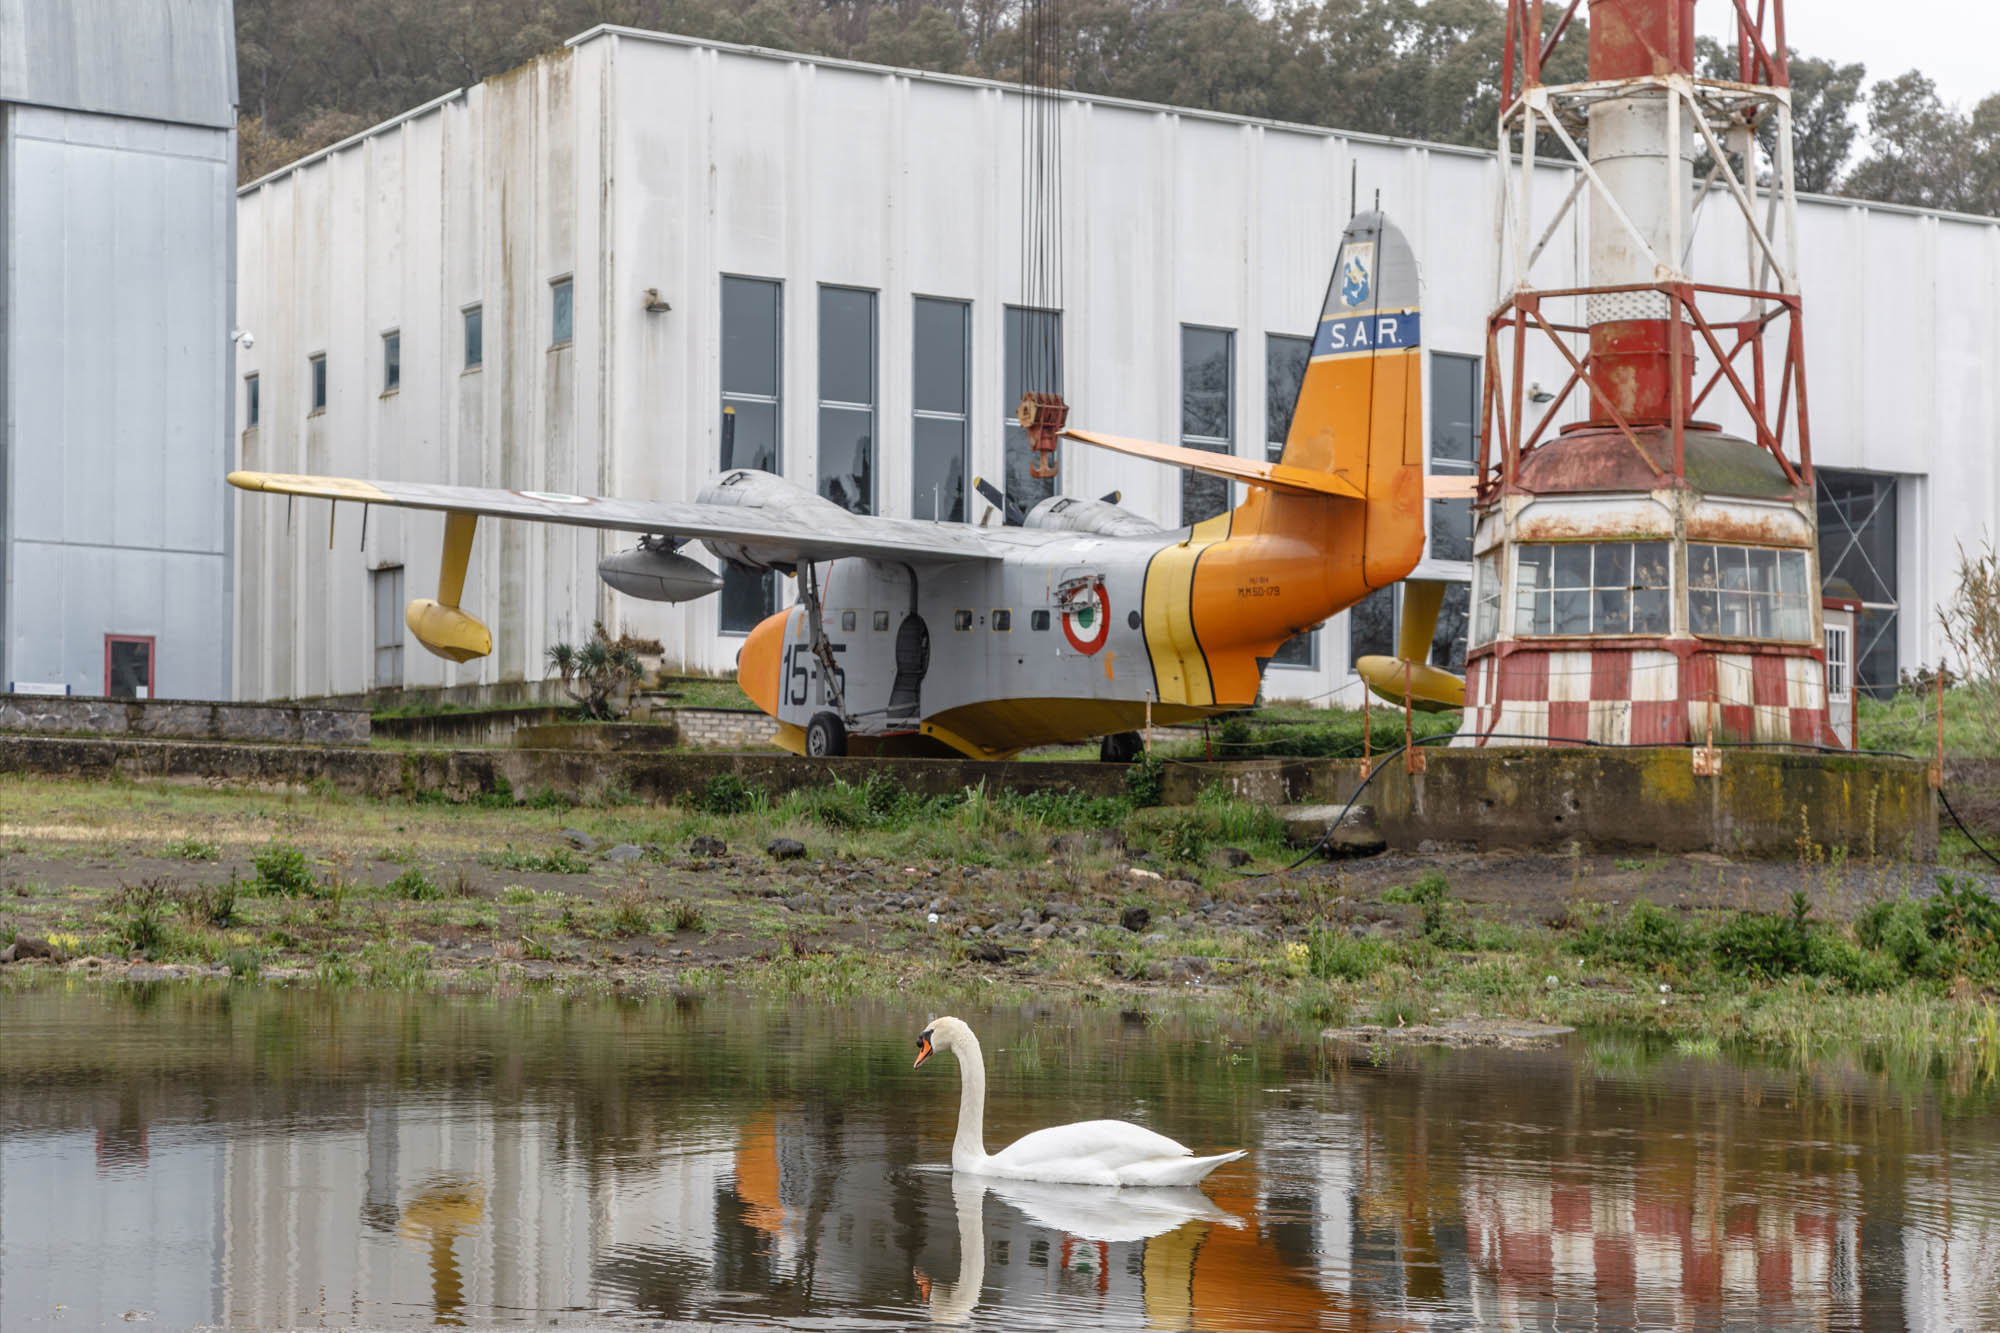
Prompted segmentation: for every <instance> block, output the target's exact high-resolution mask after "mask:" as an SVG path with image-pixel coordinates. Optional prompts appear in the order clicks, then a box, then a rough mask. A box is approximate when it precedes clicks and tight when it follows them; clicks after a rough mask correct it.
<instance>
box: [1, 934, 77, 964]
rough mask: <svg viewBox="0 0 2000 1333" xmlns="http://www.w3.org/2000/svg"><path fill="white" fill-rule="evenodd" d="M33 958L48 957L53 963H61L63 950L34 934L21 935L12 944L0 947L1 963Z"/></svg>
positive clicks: (24, 960)
mask: <svg viewBox="0 0 2000 1333" xmlns="http://www.w3.org/2000/svg"><path fill="white" fill-rule="evenodd" d="M31 958H46V959H48V961H50V962H52V963H60V962H61V961H63V952H62V950H61V949H58V948H56V946H55V945H53V944H50V943H49V942H48V941H47V940H45V939H41V938H39V937H37V936H34V935H22V936H19V937H17V938H16V939H15V941H14V942H13V943H12V944H10V945H8V946H7V947H6V948H4V949H0V963H25V962H27V961H28V960H29V959H31Z"/></svg>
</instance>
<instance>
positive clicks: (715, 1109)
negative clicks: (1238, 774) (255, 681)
mask: <svg viewBox="0 0 2000 1333" xmlns="http://www.w3.org/2000/svg"><path fill="white" fill-rule="evenodd" d="M960 1016H961V1017H964V1018H967V1019H968V1020H969V1021H971V1022H972V1023H973V1025H974V1027H975V1028H976V1029H978V1030H979V1032H980V1035H981V1037H982V1040H983V1042H984V1044H985V1047H986V1051H987V1058H988V1063H989V1066H990V1078H991V1084H992V1093H991V1105H990V1108H989V1114H988V1126H987V1135H988V1146H989V1147H990V1148H997V1147H999V1146H1000V1145H1001V1144H1003V1143H1005V1142H1007V1141H1008V1140H1010V1139H1011V1138H1012V1137H1014V1136H1015V1135H1017V1134H1019V1133H1021V1132H1024V1131H1026V1130H1029V1129H1032V1128H1037V1127H1039V1126H1042V1125H1047V1124H1055V1123H1060V1122H1064V1121H1069V1120H1074V1119H1085V1118H1091V1117H1096V1116H1115V1117H1121V1118H1128V1119H1133V1120H1138V1121H1142V1122H1144V1123H1145V1124H1147V1125H1149V1126H1151V1127H1152V1128H1155V1129H1158V1130H1161V1131H1163V1132H1165V1133H1167V1134H1170V1135H1173V1136H1174V1137H1176V1138H1179V1139H1181V1140H1182V1141H1184V1142H1186V1143H1188V1144H1190V1145H1192V1146H1194V1147H1195V1148H1196V1149H1197V1150H1198V1151H1202V1150H1211V1149H1220V1148H1226V1147H1238V1146H1240V1147H1245V1148H1248V1149H1250V1150H1251V1155H1250V1156H1249V1157H1248V1158H1247V1159H1246V1160H1244V1161H1241V1162H1238V1163H1235V1164H1232V1165H1230V1166H1225V1167H1224V1168H1222V1169H1221V1170H1220V1171H1218V1172H1217V1173H1216V1174H1215V1175H1214V1176H1212V1177H1210V1178H1209V1180H1208V1182H1207V1185H1206V1190H1205V1193H1193V1192H1188V1191H1173V1192H1165V1193H1152V1192H1128V1193H1125V1194H1118V1193H1114V1192H1109V1191H1093V1190H1081V1189H1058V1188H1051V1187H1030V1186H1022V1185H1010V1184H1006V1183H993V1182H984V1183H982V1182H981V1181H978V1180H975V1179H970V1178H966V1177H954V1176H953V1174H952V1172H951V1171H950V1170H949V1168H948V1166H947V1165H946V1164H947V1163H948V1161H949V1158H950V1144H951V1137H952V1133H953V1129H954V1125H955V1120H956V1114H957V1094H958V1080H957V1070H956V1068H955V1067H954V1064H953V1062H952V1059H951V1057H949V1056H944V1057H940V1058H939V1059H937V1060H935V1061H933V1062H931V1063H930V1064H928V1065H926V1066H925V1067H924V1068H923V1069H921V1070H917V1071H912V1070H911V1068H910V1061H911V1058H912V1056H913V1054H914V1049H913V1048H914V1040H915V1034H916V1032H917V1030H918V1029H919V1028H920V1027H921V1026H922V1024H923V1021H924V1020H925V1019H926V1018H927V1017H929V1015H927V1014H926V1013H924V1012H923V1011H921V1010H918V1009H899V1008H893V1007H882V1006H872V1005H861V1004H852V1005H840V1006H832V1005H826V1006H810V1005H806V1004H803V1003H801V1004H798V1005H793V1006H768V1007H767V1006H762V1005H759V1004H756V1003H750V1002H738V1001H729V1000H722V999H710V1000H704V1001H698V1002H683V1003H676V1002H674V1001H671V1000H663V999H654V1000H651V1001H647V1002H631V1001H627V1002H620V1001H611V1000H607V1001H589V1002H586V1001H578V1000H562V999H557V998H553V997H546V996H527V997H521V996H514V997H509V998H496V997H463V996H433V995H386V996H385V995H370V994H342V993H335V992H316V991H310V990H303V991H286V990H282V989H277V988H263V987H240V988H236V989H228V988H221V987H217V988H206V987H189V986H185V985H161V986H153V987H138V986H134V987H125V988H119V987H103V986H94V985H83V984H79V985H75V986H60V985H58V986H52V987H48V988H35V989H26V990H19V989H17V990H11V991H0V1328H6V1329H9V1330H12V1329H19V1328H35V1327H67V1328H91V1327H100V1326H107V1325H114V1324H121V1322H122V1321H123V1320H125V1319H134V1320H145V1321H147V1322H149V1323H151V1324H152V1325H154V1326H164V1327H183V1326H189V1325H199V1324H220V1325H229V1326H242V1327H297V1326H310V1327H325V1326H366V1327H379V1326H404V1325H415V1324H437V1323H444V1324H466V1325H495V1324H541V1325H596V1326H618V1325H627V1324H629V1325H637V1326H650V1325H653V1324H654V1323H655V1322H656V1321H667V1322H668V1323H669V1324H678V1323H680V1322H681V1321H687V1322H691V1323H697V1324H707V1323H717V1324H733V1325H745V1326H751V1327H782V1328H809V1329H822V1328H857V1327H886V1328H897V1327H911V1326H924V1325H929V1324H938V1325H952V1326H961V1327H972V1328H987V1329H1008V1330H1017V1329H1019V1330H1034V1329H1062V1330H1086V1329H1100V1328H1101V1329H1142V1328H1143V1329H1190V1328H1200V1329H1260V1330H1275V1329H1310V1328H1335V1329H1363V1328H1368V1329H1373V1328H1427V1329H1428V1328H1436V1329H1474V1328H1477V1329H1490V1328H1527V1329H1585V1328H1588V1329H1655V1328H1673V1329H1724V1328H1735V1329H1746V1330H1747V1329H1753V1328H1754V1329H1775V1330H1803V1329H1871V1330H1872V1329H1905V1328H1907V1329H1918V1330H1939V1331H1943V1330H1974V1329H1994V1328H2000V1117H1996V1116H1995V1115H1994V1114H1993V1106H1992V1103H1991V1102H1990V1101H1989V1100H1987V1099H1986V1098H1984V1097H1983V1096H1982V1094H1980V1093H1979V1091H1978V1090H1976V1089H1972V1090H1968V1089H1965V1088H1962V1087H1961V1088H1956V1089H1954V1088H1951V1087H1947V1086H1942V1085H1933V1084H1928V1083H1924V1082H1922V1081H1916V1082H1898V1081H1896V1080H1893V1079H1891V1078H1889V1077H1887V1076H1886V1075H1884V1074H1881V1073H1877V1072H1870V1071H1868V1070H1866V1069H1864V1068H1861V1067H1859V1066H1836V1067H1830V1068H1825V1069H1818V1070H1815V1071H1814V1072H1812V1073H1810V1074H1805V1073H1799V1072H1796V1071H1787V1070H1785V1069H1782V1068H1777V1067H1765V1066H1756V1065H1745V1064H1739V1063H1732V1062H1730V1061H1727V1060H1724V1059H1719V1058H1715V1057H1708V1058H1699V1057H1687V1056H1682V1055H1678V1054H1676V1053H1674V1051H1673V1050H1672V1048H1670V1047H1660V1046H1657V1045H1654V1046H1649V1045H1647V1044H1644V1043H1640V1042H1636V1041H1632V1040H1619V1039H1597V1040H1585V1039H1577V1040H1575V1041H1574V1042H1573V1043H1572V1044H1571V1045H1569V1046H1567V1047H1565V1048H1563V1049H1559V1050H1553V1051H1537V1052H1514V1053H1509V1052H1492V1051H1486V1052H1441V1051H1427V1052H1412V1053H1406V1054H1402V1055H1398V1056H1394V1057H1392V1058H1389V1059H1387V1060H1385V1061H1383V1062H1381V1063H1378V1064H1367V1063H1359V1064H1347V1063H1340V1062H1336V1061H1333V1060H1330V1059H1329V1058H1328V1056H1327V1055H1326V1054H1325V1053H1324V1052H1323V1051H1322V1050H1321V1049H1320V1047H1319V1046H1318V1044H1317V1043H1316V1042H1312V1041H1302V1040H1299V1039H1297V1038H1290V1039H1281V1038H1276V1037H1268V1036H1256V1035H1254V1034H1251V1033H1247V1032H1233V1033H1232V1032H1229V1031H1226V1030H1222V1029H1216V1028H1213V1027H1210V1026H1203V1025H1198V1024H1194V1023H1191V1022H1185V1023H1184V1022H1178V1021H1168V1022H1162V1023H1153V1024H1149V1023H1147V1022H1145V1021H1142V1020H1138V1019H1137V1018H1136V1017H1129V1018H1128V1017H1123V1016H1120V1015H1118V1014H1116V1013H1106V1012H1097V1011H1093V1012H1090V1013H1083V1014H1078V1013H1075V1012H1071V1011H1068V1010H1062V1009H1056V1008H1047V1009H1036V1010H1017V1009H1010V1010H1006V1011H1002V1012H972V1013H961V1015H960Z"/></svg>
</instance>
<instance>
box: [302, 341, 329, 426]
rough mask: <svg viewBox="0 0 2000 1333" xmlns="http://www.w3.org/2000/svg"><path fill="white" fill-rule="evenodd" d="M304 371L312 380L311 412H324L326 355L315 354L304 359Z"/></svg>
mask: <svg viewBox="0 0 2000 1333" xmlns="http://www.w3.org/2000/svg"><path fill="white" fill-rule="evenodd" d="M306 369H307V371H308V374H309V377H310V378H311V380H312V399H311V402H312V406H311V407H310V408H309V409H307V410H308V411H312V412H324V411H326V353H325V352H317V353H315V354H313V355H312V356H309V357H307V358H306Z"/></svg>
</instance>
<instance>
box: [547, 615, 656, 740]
mask: <svg viewBox="0 0 2000 1333" xmlns="http://www.w3.org/2000/svg"><path fill="white" fill-rule="evenodd" d="M640 646H641V645H640V643H639V641H637V640H635V639H632V638H630V637H629V636H626V635H623V634H621V635H619V636H618V637H617V638H616V639H612V638H610V637H608V636H607V635H606V634H605V632H604V622H603V621H601V620H600V621H598V622H597V623H596V624H594V625H592V626H591V633H590V638H589V639H588V640H586V641H585V643H584V645H583V646H582V647H581V648H576V647H572V646H571V645H569V644H567V643H557V644H551V645H550V647H549V667H550V669H551V670H553V671H554V672H555V673H556V674H557V675H558V676H560V677H562V683H563V693H565V694H567V695H568V696H569V697H570V698H572V699H574V700H576V703H577V706H578V707H579V708H581V709H582V710H583V715H584V716H585V717H587V718H591V719H593V720H596V721H609V720H611V719H612V718H615V717H617V716H618V708H617V705H616V704H615V703H614V702H613V701H614V698H615V696H618V695H622V694H623V693H624V692H625V691H626V690H628V689H630V688H631V687H632V686H633V685H636V684H638V683H639V681H640V680H641V679H642V678H643V677H644V676H645V674H646V668H645V665H644V664H643V663H641V662H640V661H639V651H638V650H639V648H640ZM653 646H654V647H656V648H657V646H658V645H653Z"/></svg>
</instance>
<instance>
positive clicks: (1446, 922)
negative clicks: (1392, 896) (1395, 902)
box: [1410, 870, 1472, 949]
mask: <svg viewBox="0 0 2000 1333" xmlns="http://www.w3.org/2000/svg"><path fill="white" fill-rule="evenodd" d="M1410 901H1411V902H1412V903H1413V904H1415V905H1416V907H1417V908H1418V909H1419V910H1420V911H1421V912H1422V913H1423V919H1422V921H1421V923H1420V924H1421V927H1422V930H1423V936H1424V938H1425V939H1427V940H1429V941H1430V942H1431V943H1432V944H1435V945H1436V946H1437V947H1438V948H1440V949H1469V948H1471V947H1472V941H1471V940H1470V939H1469V938H1467V936H1466V934H1465V932H1463V931H1461V930H1459V929H1458V927H1457V926H1456V925H1455V924H1453V922H1452V911H1451V905H1452V904H1451V882H1450V881H1449V880H1447V879H1446V878H1445V877H1444V876H1443V875H1441V874H1439V873H1438V872H1437V871H1435V870H1427V871H1425V872H1424V874H1423V877H1422V878H1420V879H1418V880H1417V882H1416V883H1415V884H1412V885H1411V886H1410Z"/></svg>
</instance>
